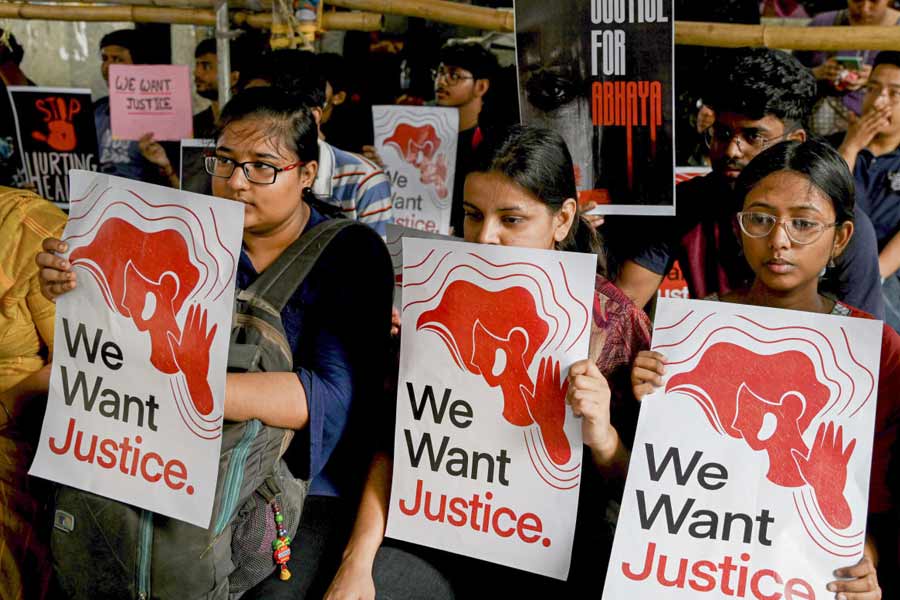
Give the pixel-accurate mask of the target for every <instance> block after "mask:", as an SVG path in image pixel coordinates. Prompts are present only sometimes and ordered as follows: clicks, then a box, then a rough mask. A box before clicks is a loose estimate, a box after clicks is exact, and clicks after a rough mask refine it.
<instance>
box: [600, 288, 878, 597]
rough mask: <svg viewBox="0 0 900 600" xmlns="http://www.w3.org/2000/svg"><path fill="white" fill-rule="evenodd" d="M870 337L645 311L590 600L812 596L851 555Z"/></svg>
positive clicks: (683, 306)
mask: <svg viewBox="0 0 900 600" xmlns="http://www.w3.org/2000/svg"><path fill="white" fill-rule="evenodd" d="M882 327H883V326H882V323H881V322H879V321H874V320H866V319H851V318H846V317H837V316H830V315H820V314H814V313H807V312H800V311H793V310H791V311H788V310H777V309H772V308H760V307H750V306H746V305H738V304H728V303H724V302H702V301H685V300H665V299H660V300H659V304H658V305H657V312H656V327H655V330H654V334H653V349H654V350H656V351H658V352H661V353H663V354H664V355H665V356H666V374H665V377H664V379H663V387H661V388H660V389H659V390H658V391H657V392H655V393H653V394H650V395H648V396H646V397H645V398H644V399H643V400H642V405H641V415H640V419H639V422H638V428H637V437H636V439H635V444H634V449H633V453H632V457H631V464H630V467H629V471H628V480H627V482H626V486H625V494H624V497H623V502H622V509H621V512H620V514H619V520H618V525H617V527H616V538H615V542H614V544H613V552H612V558H611V560H610V563H609V571H608V574H607V579H606V588H605V589H604V592H603V597H604V598H606V599H610V600H618V599H620V598H634V599H636V600H637V599H642V598H647V599H653V600H656V599H663V600H665V599H667V598H673V599H674V598H691V599H693V598H701V597H702V598H756V599H760V600H762V599H765V598H785V599H787V598H806V599H810V600H813V599H815V598H816V597H822V598H824V597H826V592H825V585H826V583H827V582H829V581H832V580H834V575H833V572H834V570H835V569H836V568H839V567H846V566H849V565H852V564H855V563H856V562H857V561H858V560H859V559H860V558H861V557H862V553H863V546H864V543H865V536H866V516H867V508H868V502H867V496H868V490H869V465H870V464H871V458H872V431H873V429H874V421H875V406H876V389H877V382H878V369H879V355H880V349H881V344H880V343H877V344H876V343H872V341H873V340H879V341H880V340H881V334H882ZM828 597H830V595H828Z"/></svg>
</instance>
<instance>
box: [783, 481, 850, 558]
mask: <svg viewBox="0 0 900 600" xmlns="http://www.w3.org/2000/svg"><path fill="white" fill-rule="evenodd" d="M792 498H793V500H794V507H795V508H796V509H797V514H798V515H799V516H800V523H802V524H803V529H805V530H806V535H808V536H809V539H811V540H812V541H813V543H814V544H815V545H816V546H818V547H819V548H821V549H822V550H824V551H825V552H827V553H828V554H831V555H832V556H837V557H840V558H853V557H854V556H857V555H858V554H859V552H855V553H853V554H840V553H838V552H832V551H831V550H829V549H828V548H826V547H825V546H823V545H822V544H820V543H819V540H817V539H816V538H814V537H813V535H812V533H811V532H810V531H809V527H807V526H806V519H804V518H803V514H802V513H801V512H800V505H799V504H797V495H796V494H792Z"/></svg>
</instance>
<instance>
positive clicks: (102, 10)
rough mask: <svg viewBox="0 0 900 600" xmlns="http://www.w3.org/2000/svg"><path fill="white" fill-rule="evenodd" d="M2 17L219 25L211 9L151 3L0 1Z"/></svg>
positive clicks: (0, 16) (0, 14) (0, 15)
mask: <svg viewBox="0 0 900 600" xmlns="http://www.w3.org/2000/svg"><path fill="white" fill-rule="evenodd" d="M0 18H6V19H45V20H48V21H92V22H97V21H99V22H110V21H126V22H128V21H130V22H132V23H171V24H179V25H208V26H213V25H215V24H216V15H215V13H214V12H213V11H212V10H203V9H198V8H157V7H150V6H73V5H71V4H68V5H59V6H54V5H43V4H26V3H19V2H17V3H6V2H0Z"/></svg>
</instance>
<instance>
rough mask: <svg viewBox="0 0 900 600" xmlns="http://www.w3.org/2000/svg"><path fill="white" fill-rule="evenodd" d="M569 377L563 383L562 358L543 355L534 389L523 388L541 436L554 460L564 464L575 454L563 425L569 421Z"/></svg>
mask: <svg viewBox="0 0 900 600" xmlns="http://www.w3.org/2000/svg"><path fill="white" fill-rule="evenodd" d="M568 389H569V381H568V380H565V379H564V380H563V381H562V383H560V375H559V361H554V360H553V359H552V358H542V359H541V365H540V367H538V376H537V380H536V381H535V382H534V391H531V390H526V389H522V395H523V396H524V397H525V403H526V404H527V405H528V411H529V412H530V413H531V416H532V417H534V420H535V422H536V423H537V424H538V426H539V427H540V428H541V439H543V440H544V445H545V446H546V447H547V452H548V453H549V454H550V458H551V460H553V462H554V463H556V464H558V465H564V464H566V463H567V462H569V459H570V458H571V457H572V449H571V448H570V447H569V438H567V437H566V432H565V430H564V429H563V426H564V425H565V424H566V392H567V391H568Z"/></svg>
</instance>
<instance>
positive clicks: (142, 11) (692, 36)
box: [0, 0, 900, 51]
mask: <svg viewBox="0 0 900 600" xmlns="http://www.w3.org/2000/svg"><path fill="white" fill-rule="evenodd" d="M110 1H112V2H125V1H129V2H134V1H137V2H152V3H176V2H177V3H179V4H188V3H190V4H196V5H205V4H206V3H208V2H213V1H214V0H110ZM255 1H256V0H233V2H234V4H235V5H236V6H248V5H250V4H252V3H253V2H255ZM260 1H261V2H269V3H271V0H260ZM327 1H328V2H329V3H330V4H332V5H334V6H342V7H347V8H354V9H363V10H365V9H368V10H372V11H374V12H371V13H366V12H350V13H344V12H325V14H324V15H323V20H322V26H323V28H324V29H326V30H329V29H333V30H339V29H355V30H360V31H377V30H379V29H380V28H381V26H382V24H383V17H382V15H380V14H375V13H380V12H383V13H388V14H403V15H407V16H414V17H424V18H427V19H432V20H435V21H440V22H444V23H454V24H458V25H466V26H471V27H478V28H481V29H486V30H501V31H511V30H512V26H513V15H512V13H510V12H507V11H501V10H495V9H490V8H482V7H477V6H470V5H466V4H459V3H457V2H449V1H447V0H327ZM0 18H13V19H47V20H56V21H131V22H134V23H173V24H174V23H179V24H187V25H207V26H213V25H215V13H214V12H213V11H212V10H208V9H202V8H197V7H190V8H185V7H174V6H146V5H121V6H91V5H87V6H85V5H72V4H59V5H46V4H28V3H7V2H2V1H0ZM232 19H233V20H234V22H235V23H237V24H244V23H246V24H247V25H249V26H251V27H257V28H261V29H267V28H269V27H271V18H270V16H269V15H268V14H253V13H240V12H239V13H233V14H232ZM675 43H676V44H684V45H689V46H718V47H723V48H737V47H741V46H754V47H769V48H784V49H786V50H826V51H828V50H845V49H858V50H900V27H897V26H888V27H874V26H859V27H784V26H773V25H731V24H725V23H694V22H687V21H677V22H676V23H675Z"/></svg>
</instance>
